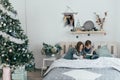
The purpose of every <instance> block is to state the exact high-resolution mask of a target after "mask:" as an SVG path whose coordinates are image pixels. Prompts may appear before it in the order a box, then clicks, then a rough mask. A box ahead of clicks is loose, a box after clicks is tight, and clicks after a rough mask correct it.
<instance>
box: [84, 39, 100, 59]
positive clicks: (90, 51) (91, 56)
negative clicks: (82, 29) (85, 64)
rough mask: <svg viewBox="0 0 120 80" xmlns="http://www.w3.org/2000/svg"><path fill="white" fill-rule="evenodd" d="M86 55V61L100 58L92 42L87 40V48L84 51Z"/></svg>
mask: <svg viewBox="0 0 120 80" xmlns="http://www.w3.org/2000/svg"><path fill="white" fill-rule="evenodd" d="M83 52H84V54H85V58H86V59H96V58H98V57H99V56H98V55H97V54H96V52H95V50H94V48H93V46H92V42H91V41H90V40H87V41H86V42H85V47H84V50H83Z"/></svg>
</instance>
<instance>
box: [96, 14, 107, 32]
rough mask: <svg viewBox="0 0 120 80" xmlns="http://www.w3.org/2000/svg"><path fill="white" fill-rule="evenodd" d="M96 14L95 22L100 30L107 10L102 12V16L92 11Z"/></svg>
mask: <svg viewBox="0 0 120 80" xmlns="http://www.w3.org/2000/svg"><path fill="white" fill-rule="evenodd" d="M94 14H95V15H96V23H97V24H98V25H99V26H100V30H103V24H104V22H105V18H106V16H107V12H104V17H103V18H101V17H100V16H99V14H97V13H94Z"/></svg>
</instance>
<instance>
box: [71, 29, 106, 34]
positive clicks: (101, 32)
mask: <svg viewBox="0 0 120 80" xmlns="http://www.w3.org/2000/svg"><path fill="white" fill-rule="evenodd" d="M71 33H72V34H104V35H105V34H106V32H105V31H104V30H102V31H74V32H71Z"/></svg>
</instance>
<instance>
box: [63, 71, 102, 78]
mask: <svg viewBox="0 0 120 80" xmlns="http://www.w3.org/2000/svg"><path fill="white" fill-rule="evenodd" d="M63 74H64V75H67V76H70V77H72V78H74V79H75V80H95V79H96V78H99V77H100V76H101V74H98V73H93V72H90V71H85V70H71V71H68V72H65V73H63Z"/></svg>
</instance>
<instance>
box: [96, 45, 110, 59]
mask: <svg viewBox="0 0 120 80" xmlns="http://www.w3.org/2000/svg"><path fill="white" fill-rule="evenodd" d="M96 53H97V54H98V55H99V57H112V54H111V53H110V52H109V49H108V48H107V45H104V46H102V47H100V48H98V49H97V50H96Z"/></svg>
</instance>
